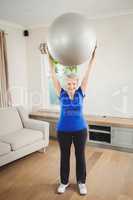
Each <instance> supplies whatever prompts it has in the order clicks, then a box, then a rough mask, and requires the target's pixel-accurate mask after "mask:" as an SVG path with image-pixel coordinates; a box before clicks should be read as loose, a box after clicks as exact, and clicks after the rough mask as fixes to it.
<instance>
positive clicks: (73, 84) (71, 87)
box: [66, 78, 78, 93]
mask: <svg viewBox="0 0 133 200" xmlns="http://www.w3.org/2000/svg"><path fill="white" fill-rule="evenodd" d="M77 86H78V79H77V78H67V79H66V89H67V91H68V92H70V93H74V92H75V90H76V89H77Z"/></svg>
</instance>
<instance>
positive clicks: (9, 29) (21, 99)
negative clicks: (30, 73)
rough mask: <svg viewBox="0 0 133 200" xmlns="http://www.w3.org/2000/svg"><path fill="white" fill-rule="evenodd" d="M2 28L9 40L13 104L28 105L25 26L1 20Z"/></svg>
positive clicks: (8, 52) (8, 54)
mask: <svg viewBox="0 0 133 200" xmlns="http://www.w3.org/2000/svg"><path fill="white" fill-rule="evenodd" d="M0 29H2V30H4V31H5V32H6V33H7V34H6V42H7V56H8V69H9V86H10V91H11V96H12V103H13V105H15V106H16V105H19V104H21V105H24V106H25V107H26V108H27V107H28V101H27V97H26V95H27V91H28V88H27V86H28V84H27V83H28V78H27V55H26V40H25V37H24V36H23V34H22V33H23V29H24V28H23V27H21V26H19V25H16V24H12V23H9V22H6V21H2V20H0Z"/></svg>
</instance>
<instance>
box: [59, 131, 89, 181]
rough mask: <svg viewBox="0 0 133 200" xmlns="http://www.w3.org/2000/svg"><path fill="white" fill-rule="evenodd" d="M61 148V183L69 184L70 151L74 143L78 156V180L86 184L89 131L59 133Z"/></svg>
mask: <svg viewBox="0 0 133 200" xmlns="http://www.w3.org/2000/svg"><path fill="white" fill-rule="evenodd" d="M57 139H58V142H59V146H60V179H61V183H63V184H67V183H68V179H69V172H70V149H71V144H72V142H73V144H74V148H75V156H76V180H77V182H78V183H79V182H81V183H85V181H86V161H85V144H86V141H87V129H82V130H81V131H77V132H68V133H66V132H59V131H58V132H57Z"/></svg>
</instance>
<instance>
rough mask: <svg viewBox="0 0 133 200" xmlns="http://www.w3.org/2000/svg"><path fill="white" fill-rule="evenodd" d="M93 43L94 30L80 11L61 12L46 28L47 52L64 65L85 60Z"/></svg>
mask: <svg viewBox="0 0 133 200" xmlns="http://www.w3.org/2000/svg"><path fill="white" fill-rule="evenodd" d="M95 45H96V35H95V32H94V31H93V29H92V28H91V27H90V24H89V20H88V18H87V17H86V16H84V15H82V14H80V13H66V14H63V15H61V16H59V17H57V18H56V19H55V20H54V21H53V23H52V24H51V25H50V27H49V29H48V37H47V46H48V50H49V53H50V55H51V56H52V57H53V58H54V59H55V60H57V61H59V63H61V64H62V65H64V66H72V65H80V64H82V63H84V62H86V61H87V60H88V59H89V56H90V54H91V53H92V51H93V49H94V47H95Z"/></svg>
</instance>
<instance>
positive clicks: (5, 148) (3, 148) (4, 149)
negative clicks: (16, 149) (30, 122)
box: [0, 142, 11, 156]
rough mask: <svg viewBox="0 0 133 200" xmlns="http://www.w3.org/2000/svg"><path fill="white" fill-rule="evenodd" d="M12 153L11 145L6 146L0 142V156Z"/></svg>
mask: <svg viewBox="0 0 133 200" xmlns="http://www.w3.org/2000/svg"><path fill="white" fill-rule="evenodd" d="M10 151H11V146H10V144H6V143H4V142H0V156H2V155H4V154H8V153H9V152H10Z"/></svg>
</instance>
